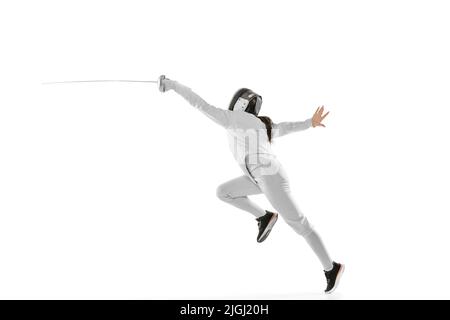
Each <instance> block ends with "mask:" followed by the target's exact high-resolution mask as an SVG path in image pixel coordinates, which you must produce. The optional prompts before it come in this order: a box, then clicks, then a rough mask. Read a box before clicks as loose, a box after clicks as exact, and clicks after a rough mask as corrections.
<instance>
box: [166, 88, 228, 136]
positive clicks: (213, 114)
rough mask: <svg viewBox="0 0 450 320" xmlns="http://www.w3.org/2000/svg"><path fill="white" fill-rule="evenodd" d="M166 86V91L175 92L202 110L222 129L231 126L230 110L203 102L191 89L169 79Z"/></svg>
mask: <svg viewBox="0 0 450 320" xmlns="http://www.w3.org/2000/svg"><path fill="white" fill-rule="evenodd" d="M164 86H165V88H166V90H170V89H172V90H174V91H175V92H176V93H178V94H179V95H180V96H182V97H183V98H184V99H185V100H186V101H187V102H189V103H190V104H191V105H192V106H193V107H195V108H197V109H198V110H200V111H201V112H202V113H203V114H205V115H206V116H207V117H208V118H210V119H211V120H213V121H214V122H216V123H217V124H219V125H221V126H222V127H225V128H226V127H228V126H229V122H230V120H229V114H228V112H229V111H228V110H224V109H220V108H216V107H214V106H212V105H210V104H209V103H207V102H206V101H205V100H203V99H202V98H201V97H200V96H199V95H198V94H196V93H195V92H193V91H192V90H191V88H188V87H186V86H184V85H182V84H181V83H179V82H177V81H173V80H169V79H164Z"/></svg>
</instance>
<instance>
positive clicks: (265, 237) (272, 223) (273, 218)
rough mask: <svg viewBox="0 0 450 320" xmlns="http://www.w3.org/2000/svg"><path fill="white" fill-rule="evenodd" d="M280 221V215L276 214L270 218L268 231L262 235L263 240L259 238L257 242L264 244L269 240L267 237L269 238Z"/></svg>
mask: <svg viewBox="0 0 450 320" xmlns="http://www.w3.org/2000/svg"><path fill="white" fill-rule="evenodd" d="M277 220H278V213H275V214H274V215H273V216H272V218H270V221H269V223H268V224H267V227H266V229H265V230H264V232H263V234H262V235H261V238H259V239H258V240H257V241H258V242H259V243H261V242H263V241H264V240H266V239H267V237H268V236H269V233H270V231H272V228H273V226H274V225H275V223H276V222H277Z"/></svg>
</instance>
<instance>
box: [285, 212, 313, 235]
mask: <svg viewBox="0 0 450 320" xmlns="http://www.w3.org/2000/svg"><path fill="white" fill-rule="evenodd" d="M285 220H286V223H287V224H288V225H289V226H290V227H291V228H292V229H294V230H295V232H297V233H298V234H299V235H301V236H302V237H306V236H308V235H309V234H310V233H311V232H313V227H312V225H311V224H310V223H309V221H308V219H307V218H306V217H304V216H302V217H298V218H296V219H285Z"/></svg>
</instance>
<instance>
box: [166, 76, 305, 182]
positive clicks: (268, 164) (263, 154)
mask: <svg viewBox="0 0 450 320" xmlns="http://www.w3.org/2000/svg"><path fill="white" fill-rule="evenodd" d="M164 86H165V88H166V91H167V90H170V89H172V90H174V91H175V92H176V93H178V94H179V95H180V96H182V97H183V98H184V99H186V100H187V101H188V102H189V103H190V104H191V105H192V106H194V107H195V108H197V109H198V110H200V111H201V112H202V113H203V114H205V115H206V116H207V117H208V118H210V119H211V120H213V121H214V122H216V123H217V124H218V125H220V126H221V127H223V128H224V129H226V130H227V133H228V141H229V146H230V150H231V152H232V153H233V156H234V158H235V160H236V161H237V163H238V164H239V166H240V167H241V169H242V170H243V171H244V173H245V174H247V175H248V176H249V177H250V178H251V179H252V180H253V181H254V179H253V178H254V174H255V172H259V174H273V173H275V172H274V171H277V170H278V168H279V163H278V160H277V159H276V157H275V155H274V154H273V152H272V149H271V147H270V142H269V139H268V136H267V130H266V126H265V125H264V123H263V122H262V121H261V120H260V119H259V118H258V117H256V116H255V115H253V114H251V113H248V112H245V111H232V110H225V109H220V108H216V107H214V106H212V105H210V104H209V103H207V102H206V101H204V100H203V99H202V98H201V97H200V96H199V95H197V94H196V93H195V92H193V91H192V90H191V89H190V88H188V87H186V86H184V85H182V84H180V83H179V82H177V81H173V80H169V79H165V80H164ZM311 125H312V122H311V119H307V120H305V121H298V122H281V123H274V124H273V127H272V139H273V138H277V137H281V136H284V135H286V134H288V133H292V132H296V131H301V130H305V129H308V128H310V127H311ZM257 169H260V170H257ZM261 169H263V170H261Z"/></svg>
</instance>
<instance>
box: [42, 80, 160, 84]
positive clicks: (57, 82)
mask: <svg viewBox="0 0 450 320" xmlns="http://www.w3.org/2000/svg"><path fill="white" fill-rule="evenodd" d="M89 82H90V83H92V82H138V83H158V81H151V80H70V81H50V82H43V83H42V84H63V83H89Z"/></svg>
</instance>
